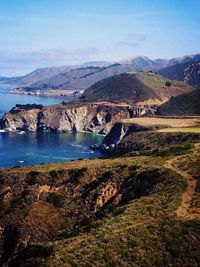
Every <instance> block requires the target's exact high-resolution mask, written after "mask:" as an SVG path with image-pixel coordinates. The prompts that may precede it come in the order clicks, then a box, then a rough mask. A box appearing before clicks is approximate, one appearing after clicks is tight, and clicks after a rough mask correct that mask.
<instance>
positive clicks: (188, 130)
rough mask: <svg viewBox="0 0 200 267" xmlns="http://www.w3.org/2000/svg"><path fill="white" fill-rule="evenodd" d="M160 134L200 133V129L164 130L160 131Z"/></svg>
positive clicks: (178, 128) (177, 128)
mask: <svg viewBox="0 0 200 267" xmlns="http://www.w3.org/2000/svg"><path fill="white" fill-rule="evenodd" d="M158 132H160V133H178V132H181V133H200V128H185V127H183V128H180V127H176V128H164V129H159V130H158Z"/></svg>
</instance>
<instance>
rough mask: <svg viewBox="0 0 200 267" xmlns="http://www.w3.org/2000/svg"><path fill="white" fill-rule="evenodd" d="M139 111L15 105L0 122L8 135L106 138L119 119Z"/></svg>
mask: <svg viewBox="0 0 200 267" xmlns="http://www.w3.org/2000/svg"><path fill="white" fill-rule="evenodd" d="M142 111H143V109H142V108H140V107H131V106H129V105H118V104H116V105H114V104H113V103H104V104H94V103H93V104H78V105H77V104H71V105H70V104H64V103H63V104H60V105H55V106H48V107H44V108H43V107H42V106H40V105H17V106H16V107H15V108H13V109H12V110H11V111H10V112H7V113H6V114H5V115H4V116H3V117H2V119H1V120H0V128H2V129H7V130H9V131H16V130H21V131H44V132H45V131H50V132H56V131H58V132H59V131H64V132H91V133H99V134H107V133H108V132H109V131H110V129H111V128H112V126H113V124H114V123H115V122H117V121H119V120H121V119H125V118H130V117H132V116H136V115H140V114H141V112H142Z"/></svg>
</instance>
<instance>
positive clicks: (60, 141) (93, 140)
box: [0, 85, 103, 168]
mask: <svg viewBox="0 0 200 267" xmlns="http://www.w3.org/2000/svg"><path fill="white" fill-rule="evenodd" d="M13 87H15V86H10V85H0V116H1V115H3V114H4V113H5V112H7V111H8V110H10V109H11V108H12V107H13V106H15V105H16V104H32V103H35V104H42V105H52V104H57V103H60V102H62V101H63V100H65V101H67V100H69V98H67V97H40V96H29V95H16V94H9V93H8V90H10V89H11V88H13ZM6 92H7V93H6ZM102 140H103V136H100V135H93V134H87V133H25V134H20V133H3V132H0V168H4V167H13V166H30V165H36V164H40V163H47V162H65V161H69V160H72V159H78V158H83V159H87V158H97V157H99V156H100V155H101V153H100V152H99V151H91V150H90V149H89V146H91V145H94V144H101V142H102Z"/></svg>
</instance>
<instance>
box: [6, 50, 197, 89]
mask: <svg viewBox="0 0 200 267" xmlns="http://www.w3.org/2000/svg"><path fill="white" fill-rule="evenodd" d="M196 61H200V54H195V55H186V56H184V57H181V58H172V59H169V60H168V59H155V60H152V59H150V58H148V57H144V56H140V57H136V58H129V59H126V60H122V61H119V62H104V61H100V62H87V63H84V64H82V65H79V66H62V67H49V68H40V69H36V70H35V71H33V72H31V73H29V74H27V75H25V76H22V77H15V78H8V79H4V81H3V83H13V84H19V85H20V86H23V87H24V89H25V90H32V89H87V88H88V87H90V86H92V85H93V84H95V83H96V82H98V81H100V80H102V79H105V78H108V77H111V76H114V75H117V74H121V73H127V72H136V71H149V70H152V71H158V70H160V69H162V68H165V67H169V66H172V65H177V64H186V65H185V66H187V63H190V62H196ZM1 82H2V81H1Z"/></svg>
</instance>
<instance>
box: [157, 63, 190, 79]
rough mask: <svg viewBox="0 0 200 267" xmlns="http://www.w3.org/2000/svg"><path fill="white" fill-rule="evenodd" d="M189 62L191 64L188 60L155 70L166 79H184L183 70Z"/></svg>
mask: <svg viewBox="0 0 200 267" xmlns="http://www.w3.org/2000/svg"><path fill="white" fill-rule="evenodd" d="M190 64H191V63H190V62H189V63H188V62H187V63H180V64H175V65H172V66H169V67H166V68H163V69H160V70H158V71H157V72H158V74H160V75H162V76H164V77H166V78H168V79H171V80H177V81H184V79H185V75H184V71H185V69H186V68H187V67H188V66H189V65H190Z"/></svg>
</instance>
